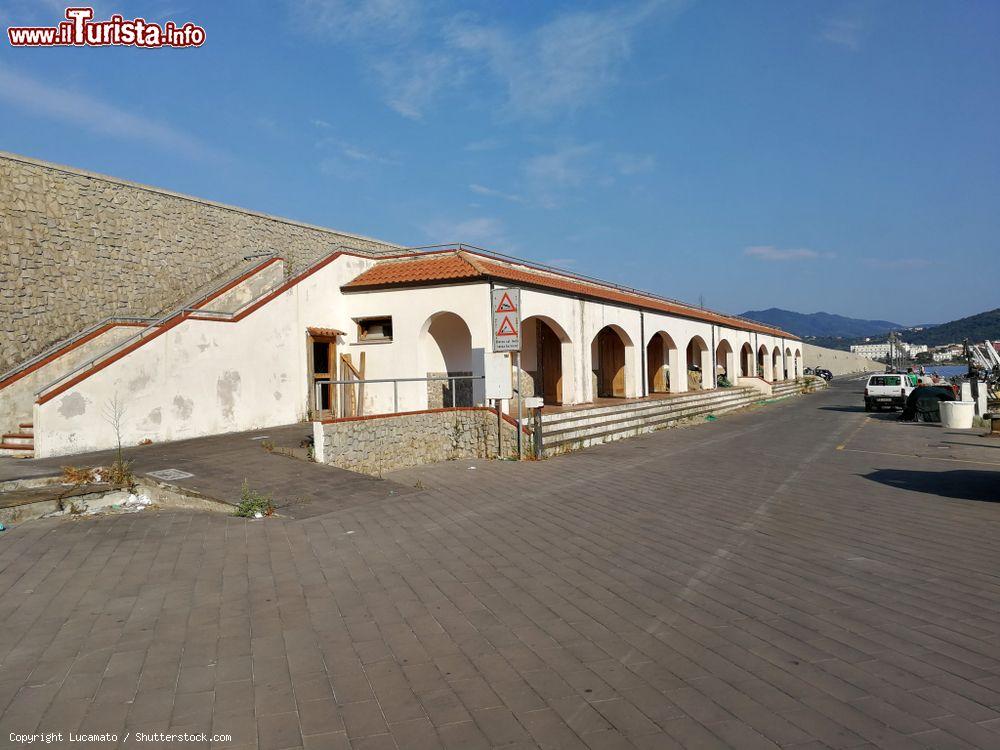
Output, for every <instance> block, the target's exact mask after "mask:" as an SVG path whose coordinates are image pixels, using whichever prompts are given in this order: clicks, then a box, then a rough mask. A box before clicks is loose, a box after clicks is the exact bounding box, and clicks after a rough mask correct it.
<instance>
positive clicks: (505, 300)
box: [497, 292, 517, 313]
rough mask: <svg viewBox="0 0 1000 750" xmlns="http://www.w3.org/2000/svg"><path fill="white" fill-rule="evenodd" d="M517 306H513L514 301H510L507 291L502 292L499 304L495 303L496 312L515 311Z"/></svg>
mask: <svg viewBox="0 0 1000 750" xmlns="http://www.w3.org/2000/svg"><path fill="white" fill-rule="evenodd" d="M516 311H517V308H516V307H514V303H513V302H511V301H510V295H509V294H507V292H504V293H503V297H501V298H500V304H499V305H497V312H498V313H506V312H516Z"/></svg>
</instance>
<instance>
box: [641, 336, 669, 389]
mask: <svg viewBox="0 0 1000 750" xmlns="http://www.w3.org/2000/svg"><path fill="white" fill-rule="evenodd" d="M664 364H666V363H665V362H664V361H663V337H662V336H660V335H656V336H653V338H652V339H650V341H649V346H647V347H646V379H647V380H648V381H649V392H650V393H664V392H665V391H666V390H667V389H666V385H665V384H664V382H663V365H664Z"/></svg>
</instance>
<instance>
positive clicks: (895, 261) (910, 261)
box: [862, 258, 935, 271]
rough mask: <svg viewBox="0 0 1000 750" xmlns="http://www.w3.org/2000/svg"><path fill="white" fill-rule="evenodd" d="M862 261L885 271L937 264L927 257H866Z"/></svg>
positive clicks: (912, 268)
mask: <svg viewBox="0 0 1000 750" xmlns="http://www.w3.org/2000/svg"><path fill="white" fill-rule="evenodd" d="M862 262H863V263H864V264H865V265H866V266H868V267H869V268H878V269H881V270H885V271H912V270H915V269H918V268H928V267H929V266H933V265H935V262H934V261H932V260H928V259H927V258H865V259H864V260H863V261H862Z"/></svg>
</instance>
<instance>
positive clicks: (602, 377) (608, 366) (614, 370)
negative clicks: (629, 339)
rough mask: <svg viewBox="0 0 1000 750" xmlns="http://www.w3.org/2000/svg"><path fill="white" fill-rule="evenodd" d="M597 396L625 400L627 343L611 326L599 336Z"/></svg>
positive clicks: (602, 330) (601, 331)
mask: <svg viewBox="0 0 1000 750" xmlns="http://www.w3.org/2000/svg"><path fill="white" fill-rule="evenodd" d="M597 395H598V396H599V397H600V398H625V343H624V342H623V341H622V339H621V336H619V335H618V333H617V332H616V331H615V330H614V329H613V328H611V327H610V326H606V327H604V328H602V329H601V330H600V332H598V334H597Z"/></svg>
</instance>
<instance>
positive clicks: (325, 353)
mask: <svg viewBox="0 0 1000 750" xmlns="http://www.w3.org/2000/svg"><path fill="white" fill-rule="evenodd" d="M307 346H308V348H307V352H308V357H309V411H310V412H311V413H312V415H313V418H314V419H327V418H329V417H333V416H336V414H335V412H336V409H335V406H336V400H337V397H336V387H335V386H332V385H320V386H319V400H318V401H317V385H316V384H317V383H318V382H320V381H323V380H336V379H337V341H336V339H334V338H331V337H327V336H308V337H307Z"/></svg>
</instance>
